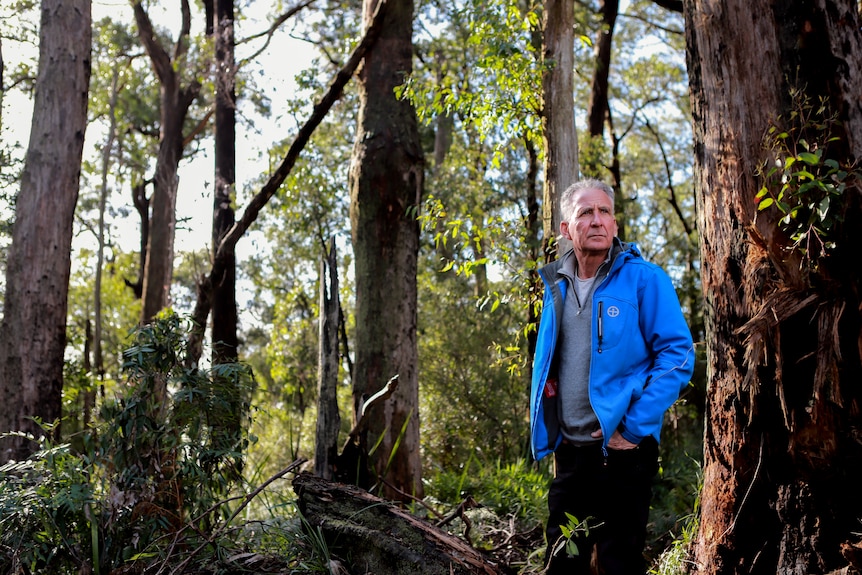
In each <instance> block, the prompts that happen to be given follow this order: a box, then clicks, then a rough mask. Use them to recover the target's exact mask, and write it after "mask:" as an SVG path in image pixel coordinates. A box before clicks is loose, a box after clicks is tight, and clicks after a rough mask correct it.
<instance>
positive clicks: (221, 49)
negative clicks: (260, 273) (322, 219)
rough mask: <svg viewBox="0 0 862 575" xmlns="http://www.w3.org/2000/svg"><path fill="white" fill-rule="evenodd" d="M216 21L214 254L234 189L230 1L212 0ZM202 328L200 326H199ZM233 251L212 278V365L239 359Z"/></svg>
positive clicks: (230, 219)
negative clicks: (221, 274) (222, 273)
mask: <svg viewBox="0 0 862 575" xmlns="http://www.w3.org/2000/svg"><path fill="white" fill-rule="evenodd" d="M215 18H216V22H215V26H214V29H215V35H216V36H215V60H216V96H215V193H214V195H213V247H212V251H213V257H215V252H216V250H218V246H219V244H220V243H221V240H222V239H224V237H225V235H227V233H228V232H229V231H230V229H231V228H232V227H233V224H234V221H235V219H236V218H235V216H234V199H235V194H236V88H235V86H236V65H235V63H234V8H233V0H216V15H215ZM199 327H200V328H203V326H199ZM236 330H237V309H236V255H235V254H234V253H230V254H229V255H228V261H227V262H226V265H225V268H224V275H223V276H222V277H221V278H220V279H218V280H215V281H214V282H213V296H212V350H213V351H212V355H213V357H212V359H213V364H217V363H229V362H234V361H236V360H237V357H238V355H237V354H238V350H237V346H238V345H239V341H238V339H237V334H236Z"/></svg>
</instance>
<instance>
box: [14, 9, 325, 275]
mask: <svg viewBox="0 0 862 575" xmlns="http://www.w3.org/2000/svg"><path fill="white" fill-rule="evenodd" d="M168 4H169V6H168V7H167V8H159V9H157V8H153V12H152V13H151V17H152V18H153V20H154V21H155V22H157V25H163V26H170V25H175V24H176V23H177V22H178V21H179V8H178V3H168ZM255 4H256V5H257V6H259V8H258V11H257V12H256V13H250V14H247V16H248V17H249V20H247V21H245V22H243V25H242V26H243V27H242V28H241V29H238V30H237V40H240V39H241V38H243V37H244V36H246V35H251V34H254V33H258V32H261V31H263V30H265V29H267V28H268V26H269V24H268V21H267V12H268V11H269V10H274V8H273V5H274V4H275V2H272V3H270V2H266V3H261V2H257V3H255ZM172 12H174V13H172ZM108 15H110V16H112V17H114V18H127V19H128V21H132V19H133V16H132V8H131V6H130V4H129V2H128V1H126V0H95V1H94V3H93V21H97V20H99V19H101V18H103V17H105V16H108ZM0 16H2V17H3V18H4V19H5V18H10V17H14V16H15V14H14V12H13V8H12V6H11V4H10V0H0ZM192 20H193V29H192V33H193V34H194V33H200V32H202V27H203V26H202V24H199V23H200V22H201V21H202V18H197V19H196V18H195V17H193V19H192ZM9 23H10V24H11V22H9ZM196 26H197V27H199V28H201V30H197V29H196ZM289 31H290V23H289V22H288V23H286V24H284V25H283V27H282V31H281V32H280V33H277V34H276V35H275V36H274V38H273V41H272V42H271V44H270V46H269V47H268V48H267V50H266V51H265V52H263V53H262V54H261V55H260V56H259V58H258V61H257V62H256V63H255V64H254V66H255V67H256V68H258V69H259V70H260V71H265V81H259V84H260V85H261V86H262V87H264V88H265V89H266V94H267V96H269V98H270V99H271V105H272V112H273V113H272V117H271V118H270V119H268V120H267V119H263V118H254V117H253V115H254V112H253V110H251V109H250V108H251V106H248V105H246V106H243V105H242V102H240V106H241V109H240V112H241V114H244V115H246V116H249V117H252V119H254V120H255V132H254V133H247V127H246V126H245V125H242V124H238V125H237V172H236V177H237V189H238V190H240V193H241V194H243V196H241V197H248V196H250V195H251V194H253V193H254V192H255V191H256V190H255V189H251V188H250V184H249V182H250V181H251V180H252V179H254V178H257V177H258V176H259V175H260V174H262V173H266V172H267V171H268V167H269V162H270V160H269V158H268V156H269V155H268V150H269V148H270V147H271V146H272V145H273V144H274V143H275V142H278V141H281V140H283V139H284V138H286V137H289V136H290V135H291V134H292V133H294V132H295V122H294V119H293V117H292V116H290V115H288V114H286V106H287V100H288V99H289V98H290V97H292V96H293V95H294V94H295V92H296V89H297V88H296V83H295V81H294V77H295V76H296V74H298V73H299V72H300V71H301V70H303V69H304V68H305V67H307V65H308V64H309V63H310V60H311V58H312V52H311V48H310V46H309V45H308V44H307V43H304V42H302V41H300V40H296V39H294V38H291V37H290V36H289ZM263 43H264V40H263V39H261V40H257V41H255V42H251V43H248V44H243V45H242V46H241V47H240V48H238V51H239V53H238V59H240V58H242V56H243V55H245V54H246V53H250V52H252V51H255V50H257V49H259V48H260V47H261V46H262V45H263ZM37 50H38V47H37V46H30V45H21V44H14V43H11V42H9V41H4V43H3V58H4V60H5V65H6V69H7V70H9V69H12V68H13V66H14V65H15V63H16V62H17V61H20V60H22V59H23V58H26V57H28V55H29V56H31V57H33V58H36V57H37V55H38V54H37ZM286 55H287V56H286ZM252 72H253V73H254V72H255V71H254V70H252ZM262 75H263V74H262V73H261V74H260V75H259V77H260V76H262ZM31 116H32V101H30V100H29V98H28V97H27V96H25V95H24V94H22V93H20V92H18V91H10V92H8V93H7V94H6V95H5V97H4V100H3V123H4V125H3V133H2V138H3V139H4V141H17V142H20V144H21V155H22V156H23V153H24V152H23V150H25V149H26V146H27V139H28V134H29V129H30V120H31ZM103 141H104V132H103V131H102V130H98V129H89V130H88V133H87V135H86V140H85V151H84V154H85V158H91V159H93V158H97V157H98V154H99V150H100V148H101V145H102V142H103ZM179 177H180V184H179V194H178V198H177V213H178V218H179V219H185V223H184V224H181V225H180V226H178V229H177V236H176V249H177V251H191V250H198V249H201V248H203V247H205V246H208V245H209V238H210V235H211V229H212V197H211V192H212V180H213V148H212V141H211V139H208V140H207V141H206V142H205V143H204V145H203V147H202V148H201V153H199V154H197V156H196V158H195V159H194V160H193V161H191V162H189V161H184V162H183V163H182V164H181V165H180V170H179ZM244 190H245V191H244ZM118 194H124V195H125V196H126V197H130V194H128V190H122V191H119V192H118ZM118 201H119V202H122V201H124V200H123V199H122V198H118V197H116V195H115V197H114V198H113V202H115V203H116V202H118ZM240 202H242V200H240ZM127 203H128V202H127ZM129 207H130V208H131V206H129ZM242 208H243V206H242V203H240V206H239V209H238V211H241V210H242ZM8 209H9V208H8V206H0V210H6V213H8ZM132 213H133V214H134V212H132ZM135 218H136V216H134V215H132V216H130V219H129V220H128V222H127V225H121V226H117V227H116V229H115V230H114V232H113V233H114V239H115V240H116V242H117V244H119V245H120V246H121V247H122V248H123V249H124V250H127V251H133V250H137V247H138V245H139V243H140V240H139V226H138V225H137V222H136V221H135ZM133 223H134V224H135V225H132V224H133ZM92 241H93V239H92V238H89V239H88V238H87V237H86V235H81V236H78V237H76V242H77V243H78V246H77V247H83V246H86V245H87V244H88V243H89V242H92ZM82 243H83V246H82V245H81V244H82ZM250 244H251V242H249V241H247V238H243V240H240V242H239V244H238V245H237V250H238V257H239V258H240V259H242V257H243V253H244V252H248V250H250V249H253V248H252V247H251V245H250Z"/></svg>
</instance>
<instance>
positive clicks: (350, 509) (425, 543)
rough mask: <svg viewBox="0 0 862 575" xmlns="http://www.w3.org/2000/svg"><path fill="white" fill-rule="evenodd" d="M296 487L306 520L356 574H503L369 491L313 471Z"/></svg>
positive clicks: (462, 544)
mask: <svg viewBox="0 0 862 575" xmlns="http://www.w3.org/2000/svg"><path fill="white" fill-rule="evenodd" d="M293 489H294V491H295V492H296V495H297V496H298V498H299V510H300V512H301V513H302V515H303V516H304V517H305V520H306V521H307V522H308V523H309V525H310V526H312V527H319V528H320V531H321V533H322V534H323V537H324V539H325V541H326V544H327V546H328V547H329V550H330V552H331V553H332V554H333V555H336V556H337V557H339V558H340V559H342V560H344V561H345V562H346V563H348V564H349V565H350V566H351V572H353V573H357V574H365V573H373V574H374V575H403V574H405V573H410V574H417V575H478V574H481V575H502V574H503V571H502V570H501V569H500V567H499V566H498V565H496V564H495V563H493V562H492V561H491V560H490V559H489V558H488V557H486V556H484V555H482V554H481V553H480V552H479V551H477V550H476V549H473V548H472V547H470V545H469V544H468V543H467V542H465V541H463V540H462V539H460V538H458V537H455V536H453V535H450V534H448V533H446V532H445V531H443V530H442V529H439V528H438V527H436V526H434V525H432V524H430V523H427V522H425V521H423V520H422V519H419V518H418V517H415V516H413V515H411V514H410V513H408V512H407V511H405V510H404V509H401V508H400V507H398V506H397V505H396V504H394V503H392V502H389V501H386V500H383V499H380V498H379V497H376V496H374V495H372V494H370V493H368V492H367V491H365V490H363V489H360V488H358V487H354V486H352V485H347V484H344V483H335V482H332V481H328V480H325V479H322V478H320V477H316V476H313V475H311V474H308V473H302V474H299V475H297V476H296V478H295V479H294V480H293Z"/></svg>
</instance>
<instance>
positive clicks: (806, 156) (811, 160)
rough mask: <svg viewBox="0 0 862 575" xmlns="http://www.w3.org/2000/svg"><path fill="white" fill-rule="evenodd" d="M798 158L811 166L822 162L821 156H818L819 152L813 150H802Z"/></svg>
mask: <svg viewBox="0 0 862 575" xmlns="http://www.w3.org/2000/svg"><path fill="white" fill-rule="evenodd" d="M797 158H799V159H800V160H802V161H803V162H805V163H806V164H808V165H809V166H816V165H817V164H819V163H820V158H819V157H818V156H817V154H812V153H811V152H800V153H799V155H798V156H797Z"/></svg>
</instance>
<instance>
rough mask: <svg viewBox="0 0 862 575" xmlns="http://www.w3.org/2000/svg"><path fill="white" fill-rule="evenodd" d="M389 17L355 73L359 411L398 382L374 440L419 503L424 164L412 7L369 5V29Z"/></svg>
mask: <svg viewBox="0 0 862 575" xmlns="http://www.w3.org/2000/svg"><path fill="white" fill-rule="evenodd" d="M378 5H380V6H381V8H383V9H384V10H385V13H384V21H383V27H382V29H381V32H380V37H379V39H378V41H377V43H376V44H375V45H374V46H373V47H372V48H371V49H370V50H369V51H368V53H367V54H366V56H365V60H364V62H363V65H362V67H361V68H360V70H359V72H358V88H359V98H360V108H359V118H358V122H357V128H356V134H355V140H354V148H353V156H352V159H351V165H350V222H351V230H352V237H353V251H354V255H355V274H354V275H355V282H356V327H355V341H356V345H355V362H354V373H353V398H354V409H355V410H356V411H357V412H358V411H359V410H360V409H361V403H362V401H363V397H367V396H370V395H372V394H374V393H376V392H377V391H378V390H380V389H381V388H383V387H384V385H385V384H386V383H387V381H388V380H389V379H390V378H392V377H393V376H398V388H397V390H396V392H395V394H394V395H393V396H392V398H391V399H390V400H389V401H387V402H386V403H385V404H383V405H381V406H378V407H376V408H375V409H377V410H378V411H377V412H376V413H374V414H373V416H372V417H371V419H370V422H371V423H370V425H369V429H368V438H369V441H371V442H377V441H378V440H380V445H379V447H378V449H377V451H376V452H375V456H374V462H373V464H374V467H375V468H376V472H377V474H378V476H379V478H380V479H381V480H384V481H385V482H386V488H385V492H386V493H387V494H388V495H390V496H397V497H403V496H404V495H403V494H405V493H406V494H408V495H415V496H420V497H421V495H422V492H423V487H422V465H421V459H420V452H419V409H418V406H419V382H418V373H417V372H418V370H417V363H418V361H417V360H418V357H417V343H416V306H417V287H416V270H417V257H418V250H419V223H418V221H417V214H418V209H419V207H420V204H421V202H422V192H423V181H424V177H425V174H424V156H423V152H422V148H421V146H420V142H419V129H418V123H417V119H416V112H415V110H414V108H413V105H412V104H411V103H410V102H409V101H407V100H404V99H400V98H398V97H397V95H396V93H395V88H396V87H397V86H400V85H402V84H403V83H404V81H405V80H406V79H407V77H408V76H409V74H410V72H411V70H412V69H413V61H412V59H413V40H412V36H413V11H414V6H413V1H412V0H385V4H383V3H381V2H380V1H378V0H365V2H364V16H363V19H364V20H365V22H366V23H368V22H369V21H370V19H371V17H372V14H373V13H374V12H375V9H376V8H377V7H378Z"/></svg>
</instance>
